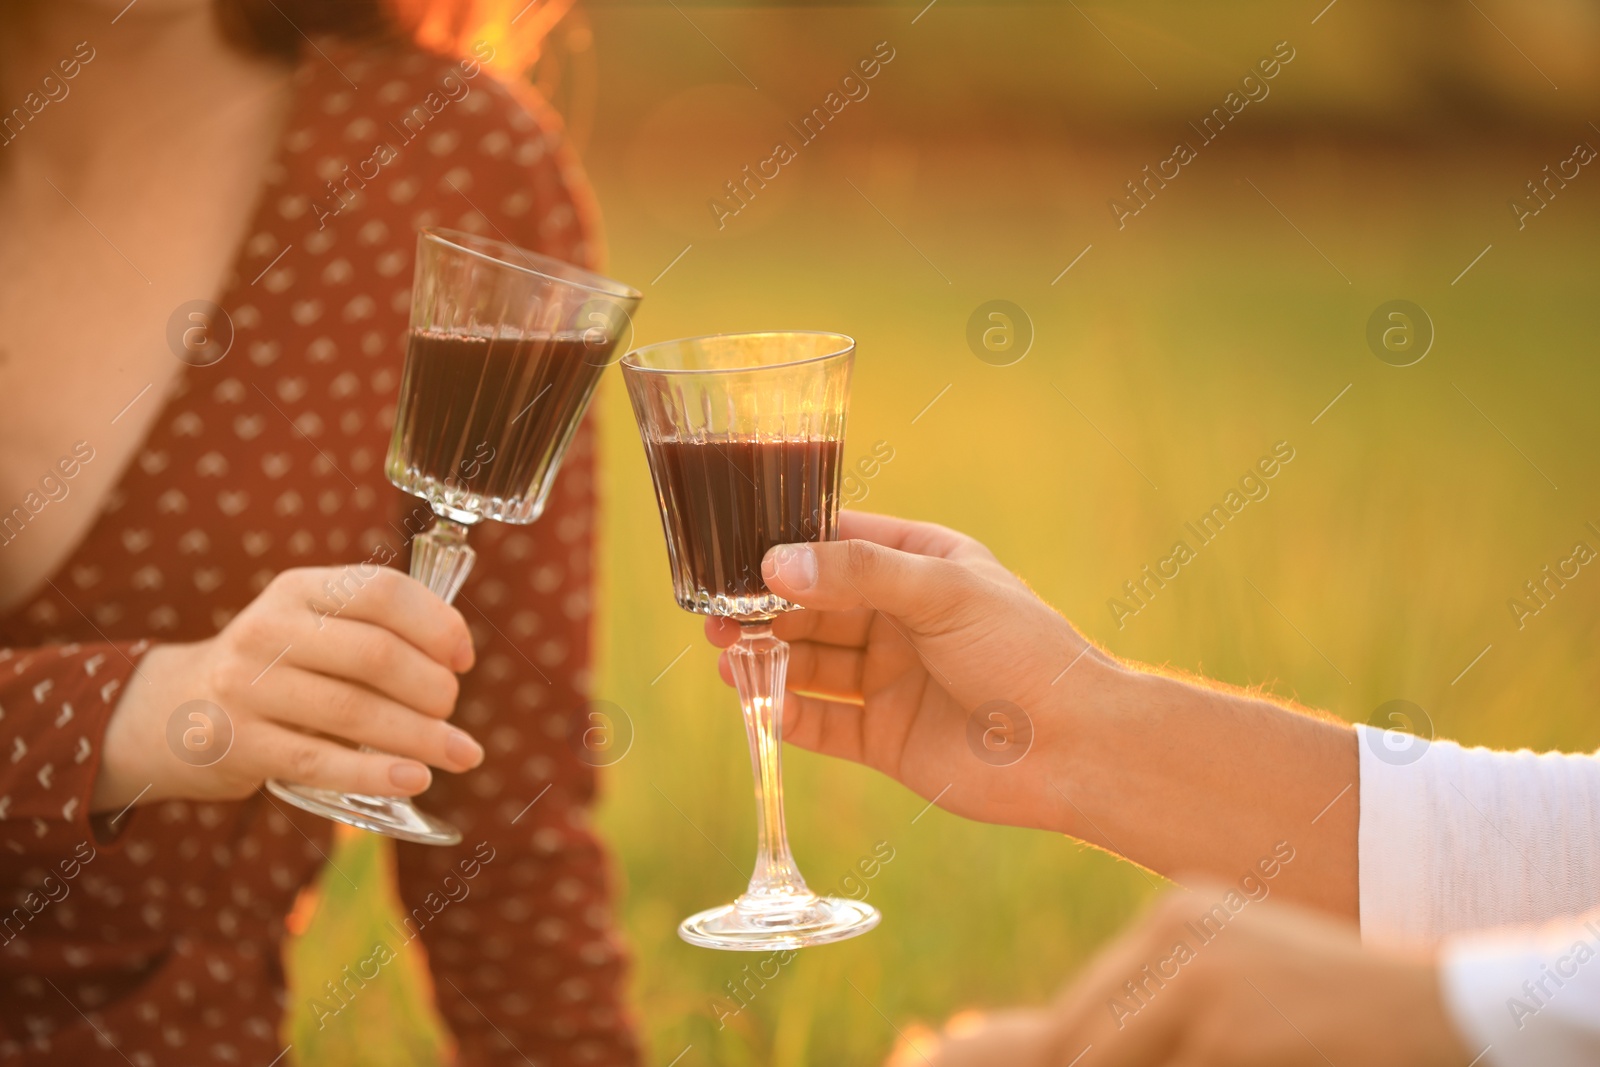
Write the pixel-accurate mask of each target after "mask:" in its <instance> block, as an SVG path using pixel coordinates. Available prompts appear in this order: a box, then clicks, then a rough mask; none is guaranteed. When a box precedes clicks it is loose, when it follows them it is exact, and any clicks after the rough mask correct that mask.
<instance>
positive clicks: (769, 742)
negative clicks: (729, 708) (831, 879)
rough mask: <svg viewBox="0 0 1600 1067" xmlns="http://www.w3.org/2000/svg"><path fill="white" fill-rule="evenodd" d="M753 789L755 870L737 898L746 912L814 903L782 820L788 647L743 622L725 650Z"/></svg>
mask: <svg viewBox="0 0 1600 1067" xmlns="http://www.w3.org/2000/svg"><path fill="white" fill-rule="evenodd" d="M728 661H729V664H730V665H731V666H732V668H733V680H734V684H735V685H736V686H737V687H738V690H739V703H740V705H741V706H742V708H743V709H744V725H745V731H746V733H748V734H749V737H750V766H751V769H752V770H753V771H754V772H755V786H756V815H757V821H756V826H757V838H756V869H755V873H754V874H752V875H751V876H750V888H749V889H748V890H746V892H745V894H744V896H742V897H740V898H739V902H738V906H739V907H740V908H741V909H742V910H746V911H762V912H771V911H778V910H787V909H792V908H796V907H807V906H809V905H810V904H812V903H813V902H814V901H815V900H816V896H815V894H813V893H812V892H811V890H810V889H809V888H807V886H806V881H805V879H804V878H802V877H801V876H800V871H799V869H798V868H797V867H796V866H795V863H794V856H792V855H791V854H790V852H789V834H788V831H787V830H786V829H785V827H784V821H783V728H782V722H781V718H782V714H783V683H784V675H785V673H786V672H787V671H788V667H789V646H788V645H787V644H786V643H785V642H783V641H781V640H779V639H778V638H776V637H774V636H773V635H772V627H771V625H770V624H768V623H766V622H747V623H742V624H741V625H740V629H739V640H738V642H737V643H736V644H734V645H733V646H732V647H731V648H729V649H728Z"/></svg>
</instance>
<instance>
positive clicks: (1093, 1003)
mask: <svg viewBox="0 0 1600 1067" xmlns="http://www.w3.org/2000/svg"><path fill="white" fill-rule="evenodd" d="M1193 900H1194V898H1193V897H1192V896H1191V895H1190V894H1188V893H1183V892H1181V891H1180V892H1176V893H1171V894H1168V895H1167V896H1166V897H1164V898H1163V899H1162V901H1161V902H1160V903H1159V904H1157V905H1156V906H1155V907H1154V908H1152V909H1151V910H1150V911H1149V912H1148V913H1147V914H1146V915H1145V917H1144V918H1143V919H1141V920H1139V921H1138V922H1137V923H1136V924H1135V925H1134V927H1133V928H1132V929H1130V930H1129V931H1128V932H1127V933H1125V934H1123V935H1122V936H1121V937H1119V938H1118V939H1117V940H1116V941H1114V942H1113V943H1112V944H1111V946H1110V947H1109V948H1107V949H1106V950H1105V951H1103V952H1101V954H1100V955H1099V956H1098V957H1096V958H1095V959H1094V961H1093V962H1092V963H1090V965H1089V969H1088V970H1087V971H1086V972H1085V973H1084V974H1083V975H1082V976H1081V977H1080V978H1079V979H1078V980H1077V981H1076V982H1074V983H1073V984H1072V985H1071V986H1070V987H1069V988H1068V990H1067V991H1066V992H1065V993H1064V994H1062V996H1061V997H1060V999H1059V1000H1058V1001H1057V1004H1056V1009H1055V1017H1056V1034H1055V1040H1056V1049H1057V1055H1058V1057H1060V1058H1061V1060H1062V1062H1063V1063H1066V1062H1070V1061H1071V1060H1072V1058H1073V1057H1074V1056H1077V1055H1078V1054H1079V1053H1081V1052H1082V1051H1083V1050H1084V1049H1085V1048H1088V1047H1090V1046H1092V1047H1093V1048H1094V1054H1093V1060H1094V1062H1095V1063H1096V1064H1098V1065H1101V1067H1134V1065H1138V1064H1149V1063H1166V1062H1167V1059H1168V1057H1170V1056H1171V1054H1172V1053H1173V1051H1174V1050H1175V1049H1176V1048H1177V1046H1178V1042H1179V1039H1180V1038H1181V1036H1182V1030H1181V1027H1182V1024H1183V1022H1184V1021H1185V1015H1186V1013H1185V1011H1184V1010H1183V1007H1182V1004H1181V1002H1184V1001H1189V1002H1192V1000H1191V998H1192V995H1193V989H1192V988H1191V987H1192V986H1193V984H1194V983H1196V982H1198V981H1201V979H1200V977H1199V976H1197V975H1193V974H1188V973H1184V972H1183V971H1182V970H1180V969H1179V967H1178V965H1177V964H1176V963H1174V962H1173V961H1172V956H1173V948H1174V946H1175V945H1176V944H1177V943H1178V942H1179V941H1184V942H1185V943H1186V944H1187V942H1189V941H1191V940H1192V937H1191V936H1188V935H1185V934H1184V932H1183V929H1182V920H1183V918H1184V917H1187V916H1188V915H1189V911H1190V910H1191V909H1192V908H1193V906H1194V905H1193ZM1188 947H1189V948H1191V949H1192V948H1194V946H1193V945H1189V946H1188ZM1199 950H1200V951H1204V948H1203V947H1201V948H1200V949H1199ZM1163 968H1165V969H1164V970H1163ZM1186 983H1187V985H1186ZM1130 984H1131V985H1130ZM1088 1061H1089V1058H1088V1057H1086V1058H1085V1061H1084V1062H1085V1063H1087V1062H1088Z"/></svg>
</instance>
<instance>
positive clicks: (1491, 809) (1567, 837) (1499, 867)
mask: <svg viewBox="0 0 1600 1067" xmlns="http://www.w3.org/2000/svg"><path fill="white" fill-rule="evenodd" d="M1358 743H1359V745H1360V751H1361V821H1360V830H1359V851H1360V900H1361V932H1362V937H1363V939H1364V940H1366V941H1367V942H1369V943H1372V944H1388V945H1410V946H1417V945H1421V946H1428V947H1433V948H1437V950H1438V952H1439V959H1440V976H1441V983H1442V986H1443V993H1444V998H1445V1002H1446V1004H1447V1005H1448V1007H1449V1009H1450V1012H1451V1014H1452V1016H1453V1017H1454V1019H1455V1020H1456V1024H1457V1027H1458V1029H1459V1030H1460V1031H1461V1033H1462V1035H1463V1038H1464V1039H1465V1041H1466V1042H1467V1043H1468V1044H1470V1045H1472V1048H1471V1050H1470V1051H1471V1053H1472V1054H1473V1055H1478V1054H1479V1053H1480V1052H1484V1055H1483V1059H1482V1062H1483V1063H1484V1064H1492V1065H1494V1067H1514V1065H1521V1064H1537V1065H1539V1067H1568V1065H1571V1067H1578V1065H1590V1067H1592V1065H1596V1064H1600V958H1597V957H1600V757H1596V756H1581V755H1564V754H1560V753H1546V754H1543V755H1535V754H1533V753H1532V752H1525V751H1524V752H1494V751H1490V750H1488V749H1464V748H1462V747H1460V746H1459V745H1455V744H1453V743H1450V742H1432V743H1428V742H1422V741H1419V740H1418V739H1416V738H1411V737H1409V735H1404V734H1394V733H1386V732H1384V731H1381V730H1375V729H1372V728H1370V727H1358ZM1486 1049H1487V1052H1485V1050H1486Z"/></svg>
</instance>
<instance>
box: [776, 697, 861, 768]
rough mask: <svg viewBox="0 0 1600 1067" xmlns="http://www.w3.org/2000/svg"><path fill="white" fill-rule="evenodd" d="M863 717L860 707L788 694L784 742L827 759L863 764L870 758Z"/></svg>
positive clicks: (784, 702)
mask: <svg viewBox="0 0 1600 1067" xmlns="http://www.w3.org/2000/svg"><path fill="white" fill-rule="evenodd" d="M863 714H864V712H863V711H862V710H861V708H860V706H859V705H856V704H841V703H839V702H838V701H836V700H825V699H823V698H822V697H812V696H805V695H804V694H801V693H785V694H784V695H783V739H784V740H785V741H787V742H789V743H790V744H792V745H797V746H799V747H800V748H804V749H808V750H810V751H812V752H820V753H821V754H822V755H824V756H832V757H833V758H835V759H847V760H850V761H852V762H854V763H862V762H865V759H866V752H865V749H864V748H863V747H862V743H861V717H862V715H863Z"/></svg>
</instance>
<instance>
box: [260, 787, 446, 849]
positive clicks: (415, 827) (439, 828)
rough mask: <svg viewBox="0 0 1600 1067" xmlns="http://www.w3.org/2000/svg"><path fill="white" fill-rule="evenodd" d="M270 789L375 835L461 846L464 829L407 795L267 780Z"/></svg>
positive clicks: (325, 815) (300, 805) (319, 812)
mask: <svg viewBox="0 0 1600 1067" xmlns="http://www.w3.org/2000/svg"><path fill="white" fill-rule="evenodd" d="M267 791H268V792H270V793H271V794H272V795H273V796H275V797H277V798H279V799H280V800H287V801H288V802H289V803H291V804H293V805H294V806H295V807H297V808H304V809H305V810H306V811H309V812H311V813H312V814H314V815H321V816H322V817H323V818H325V819H332V820H334V821H335V822H342V823H348V824H349V825H351V826H359V827H360V828H361V829H363V830H371V831H372V832H373V833H375V834H386V835H387V836H389V837H398V838H399V839H400V840H402V841H415V842H416V843H417V844H419V845H459V844H460V843H461V831H460V830H457V829H456V828H455V827H454V826H451V825H450V824H449V823H447V822H445V821H444V820H443V819H437V818H434V817H433V816H432V815H429V814H428V813H427V812H424V811H419V810H417V806H416V805H415V804H413V803H411V801H409V800H407V799H406V798H405V797H373V796H367V795H366V794H364V793H340V792H337V791H335V790H332V789H317V788H315V787H314V786H309V785H292V784H290V783H288V782H280V781H277V780H276V779H272V778H269V779H267Z"/></svg>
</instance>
